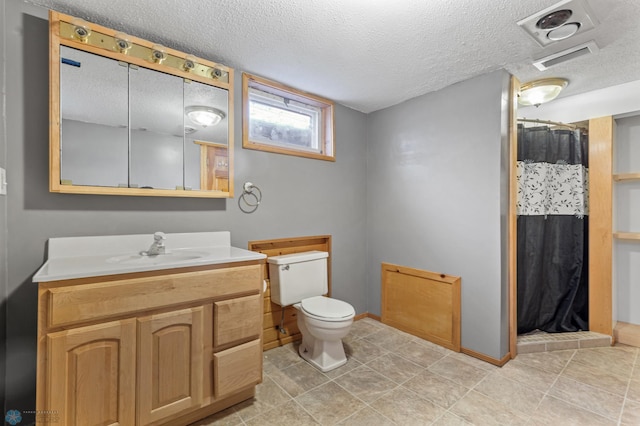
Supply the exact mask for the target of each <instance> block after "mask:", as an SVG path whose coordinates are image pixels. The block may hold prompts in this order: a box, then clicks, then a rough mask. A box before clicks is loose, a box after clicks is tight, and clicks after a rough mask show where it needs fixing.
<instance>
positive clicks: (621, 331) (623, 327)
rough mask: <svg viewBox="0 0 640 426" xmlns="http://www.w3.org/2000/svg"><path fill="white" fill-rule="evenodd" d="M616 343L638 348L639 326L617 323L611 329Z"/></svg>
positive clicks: (639, 341) (639, 340)
mask: <svg viewBox="0 0 640 426" xmlns="http://www.w3.org/2000/svg"><path fill="white" fill-rule="evenodd" d="M613 337H614V339H615V341H616V342H618V343H622V344H625V345H629V346H635V347H636V348H640V325H638V324H629V323H627V322H622V321H618V322H617V324H616V326H615V328H614V329H613Z"/></svg>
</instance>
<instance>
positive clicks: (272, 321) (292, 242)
mask: <svg viewBox="0 0 640 426" xmlns="http://www.w3.org/2000/svg"><path fill="white" fill-rule="evenodd" d="M249 250H251V251H257V252H260V253H264V254H266V255H267V256H280V255H283V254H293V253H301V252H304V251H311V250H320V251H326V252H327V253H329V258H328V259H327V274H328V275H327V276H328V279H329V292H328V293H327V295H328V296H331V236H330V235H320V236H310V237H296V238H280V239H275V240H262V241H249ZM264 268H265V269H264V277H265V279H266V282H267V290H266V291H265V292H264V302H263V312H264V316H263V324H262V328H263V329H262V342H263V350H265V351H266V350H268V349H272V348H275V347H278V346H282V345H285V344H287V343H290V342H292V341H295V340H300V339H301V338H302V335H301V334H300V330H299V329H298V325H297V312H298V311H297V310H296V309H295V308H294V307H292V306H288V307H286V308H285V311H284V325H283V328H284V329H285V333H281V332H280V331H278V327H280V321H281V318H282V307H281V306H279V305H276V304H275V303H272V302H271V283H270V280H269V265H268V264H265V265H264Z"/></svg>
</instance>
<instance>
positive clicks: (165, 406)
mask: <svg viewBox="0 0 640 426" xmlns="http://www.w3.org/2000/svg"><path fill="white" fill-rule="evenodd" d="M202 329H203V308H202V307H201V306H200V307H196V308H189V309H182V310H179V311H174V312H168V313H163V314H157V315H152V316H148V317H144V318H139V319H138V424H140V425H146V424H149V423H152V422H155V421H158V420H160V419H164V418H166V417H169V416H171V415H173V414H176V413H179V412H182V411H185V410H190V409H195V408H198V407H200V406H201V405H202V383H203V377H202V376H203V367H202V356H203V351H204V348H203V341H202V336H203V332H202Z"/></svg>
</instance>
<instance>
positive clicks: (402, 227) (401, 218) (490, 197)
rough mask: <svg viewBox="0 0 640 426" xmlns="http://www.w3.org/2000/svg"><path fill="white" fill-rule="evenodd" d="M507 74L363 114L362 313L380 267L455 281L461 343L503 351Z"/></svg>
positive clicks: (375, 289)
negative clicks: (434, 274) (417, 271)
mask: <svg viewBox="0 0 640 426" xmlns="http://www.w3.org/2000/svg"><path fill="white" fill-rule="evenodd" d="M508 84H509V76H508V74H507V73H506V72H504V71H496V72H493V73H490V74H486V75H483V76H480V77H477V78H473V79H470V80H467V81H465V82H462V83H458V84H455V85H453V86H450V87H447V88H445V89H442V90H440V91H438V92H434V93H430V94H426V95H423V96H420V97H417V98H414V99H411V100H409V101H406V102H404V103H401V104H399V105H396V106H393V107H390V108H386V109H384V110H381V111H377V112H374V113H372V114H370V117H369V122H368V138H367V144H368V148H367V235H368V249H367V273H368V281H369V303H368V305H369V310H370V311H371V312H374V313H376V314H379V313H380V309H381V307H380V292H381V289H380V264H381V262H390V263H394V264H398V265H402V266H408V267H413V268H418V269H426V270H430V271H434V272H442V273H446V274H451V275H457V276H460V277H462V286H461V287H462V346H463V347H466V348H468V349H471V350H474V351H476V352H480V353H483V354H486V355H488V356H490V357H493V358H496V359H500V358H502V356H504V355H505V354H506V353H507V351H508V318H507V310H506V308H507V300H506V294H507V293H506V289H507V281H506V270H507V269H506V265H505V264H504V262H505V261H506V256H504V252H503V251H502V249H503V248H504V247H506V208H507V206H508V203H507V202H506V200H507V199H508V198H507V197H508V192H507V187H506V184H507V182H508V179H507V176H508V155H507V151H506V150H507V146H508V143H507V137H506V126H505V124H506V123H507V120H508V115H507V109H506V106H507V105H508V102H507V99H508V95H507V93H508V90H507V89H508Z"/></svg>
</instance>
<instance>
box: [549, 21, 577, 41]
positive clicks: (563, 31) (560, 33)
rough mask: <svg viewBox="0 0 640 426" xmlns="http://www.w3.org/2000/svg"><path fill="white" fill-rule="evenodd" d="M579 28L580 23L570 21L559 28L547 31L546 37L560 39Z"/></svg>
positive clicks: (554, 39) (570, 34) (567, 36)
mask: <svg viewBox="0 0 640 426" xmlns="http://www.w3.org/2000/svg"><path fill="white" fill-rule="evenodd" d="M579 29H580V23H578V22H570V23H568V24H566V25H563V26H561V27H560V28H556V29H555V30H551V31H549V32H548V33H547V37H548V38H549V40H553V41H560V40H564V39H565V38H569V37H571V36H572V35H574V34H575V33H577V32H578V30H579Z"/></svg>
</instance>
